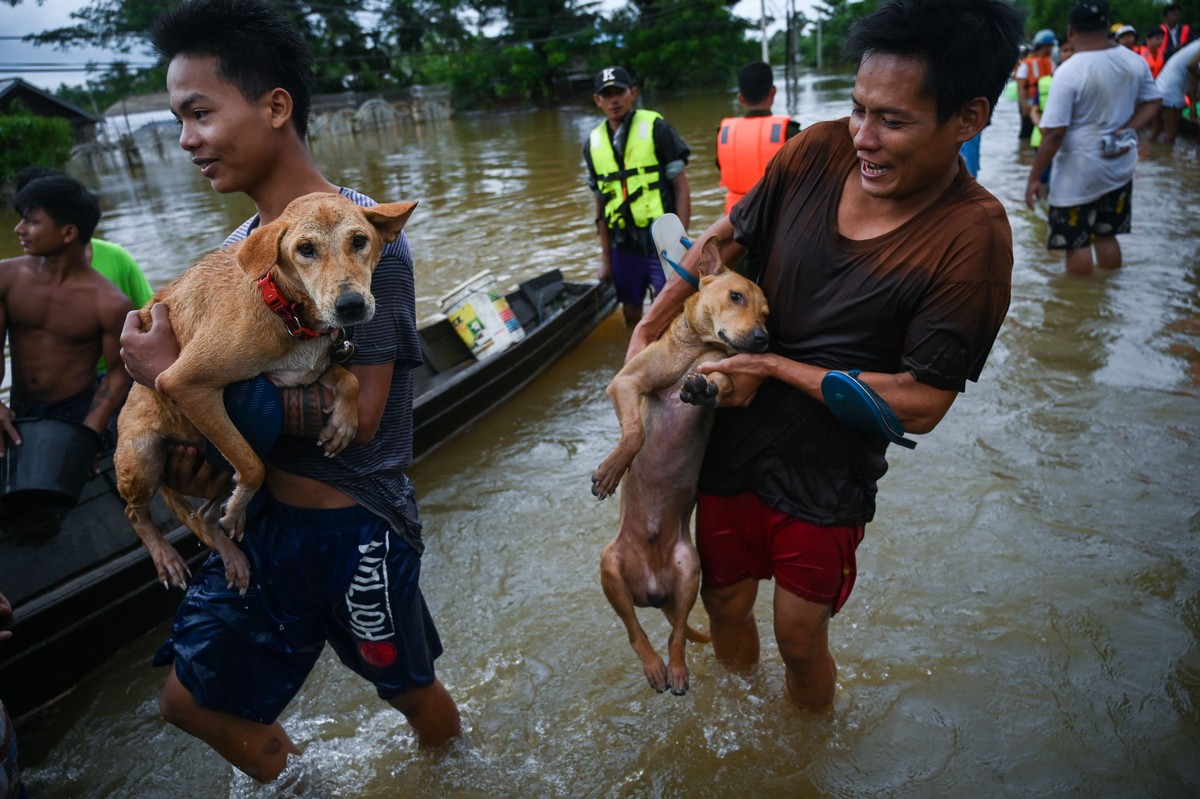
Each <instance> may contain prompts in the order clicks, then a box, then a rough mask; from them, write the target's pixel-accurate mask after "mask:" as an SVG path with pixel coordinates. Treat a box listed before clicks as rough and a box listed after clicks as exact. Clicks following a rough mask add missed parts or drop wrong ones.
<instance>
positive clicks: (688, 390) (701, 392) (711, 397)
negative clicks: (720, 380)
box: [679, 373, 720, 408]
mask: <svg viewBox="0 0 1200 799" xmlns="http://www.w3.org/2000/svg"><path fill="white" fill-rule="evenodd" d="M719 391H720V389H719V388H718V387H717V384H716V383H713V382H709V380H708V378H706V377H705V376H704V375H699V374H695V373H692V374H690V375H688V376H686V377H685V378H683V385H682V386H680V388H679V401H680V402H685V403H687V404H688V405H703V406H704V407H706V408H715V407H717V394H718V393H719Z"/></svg>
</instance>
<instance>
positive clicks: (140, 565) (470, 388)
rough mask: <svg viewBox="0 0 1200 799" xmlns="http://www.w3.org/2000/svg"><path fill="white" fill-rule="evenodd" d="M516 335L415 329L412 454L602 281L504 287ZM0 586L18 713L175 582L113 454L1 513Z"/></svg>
mask: <svg viewBox="0 0 1200 799" xmlns="http://www.w3.org/2000/svg"><path fill="white" fill-rule="evenodd" d="M506 299H507V300H508V303H509V306H510V307H511V309H512V311H513V312H514V313H515V315H516V318H517V320H518V321H519V322H520V324H521V327H522V329H523V330H524V331H525V335H524V338H522V339H521V340H520V341H517V342H515V343H513V344H511V345H510V346H509V347H508V348H507V349H505V350H504V351H502V352H499V353H498V354H496V355H493V356H492V357H489V358H487V359H484V360H480V359H477V358H476V357H474V356H473V355H472V353H471V350H470V349H469V348H468V346H467V345H466V344H465V343H464V342H463V340H462V338H460V337H459V335H458V333H457V331H456V330H455V328H454V327H453V325H452V324H451V323H450V322H449V321H448V320H445V319H443V320H440V321H438V322H435V323H433V324H431V325H428V326H426V327H424V328H422V329H421V331H420V333H421V340H422V348H423V350H424V355H425V364H424V365H423V366H422V367H421V368H420V369H419V370H418V371H417V373H416V375H415V388H414V408H413V415H414V424H415V430H414V455H415V457H417V458H420V457H421V456H423V455H426V454H428V453H429V452H431V451H432V450H433V449H435V448H436V447H438V446H439V445H440V444H442V443H444V442H446V441H447V440H449V439H450V438H452V437H454V436H456V435H458V434H460V433H462V432H463V431H464V430H466V429H467V428H469V427H470V425H471V424H472V423H473V422H475V421H476V420H478V419H479V418H480V417H482V416H483V415H485V414H487V413H488V412H489V411H491V410H492V409H494V408H495V407H497V406H498V405H500V404H501V403H503V402H505V401H506V400H507V399H509V398H510V397H511V396H512V395H513V394H515V393H516V392H517V391H519V390H520V389H521V388H523V387H524V386H525V385H527V384H528V383H529V382H530V381H531V380H533V378H534V377H536V376H537V375H538V374H540V373H541V372H542V371H543V370H545V369H546V368H547V367H548V366H550V365H551V364H552V363H554V362H555V361H556V360H558V359H559V358H560V357H561V356H562V355H564V354H565V353H566V352H568V351H570V350H571V349H572V348H574V347H575V346H576V345H577V344H579V343H580V342H581V341H582V340H583V339H584V338H585V337H587V335H588V334H589V333H591V331H592V330H594V329H595V328H596V326H597V325H598V324H599V323H600V322H601V321H602V320H603V319H604V318H605V317H607V316H608V315H609V314H611V313H612V311H613V310H614V309H615V308H616V305H617V301H616V296H615V293H614V291H613V289H612V287H611V284H608V283H602V284H596V283H573V282H567V281H565V280H564V279H563V276H562V274H561V273H560V272H558V271H557V270H554V271H551V272H548V273H546V274H544V275H541V276H539V277H537V278H534V279H533V280H529V281H526V282H525V283H522V284H521V285H520V286H519V287H518V288H517V290H516V291H515V292H512V293H511V294H508V295H507V296H506ZM151 515H152V517H153V518H154V520H155V522H156V523H157V524H158V526H159V528H160V529H162V530H163V531H164V533H165V534H166V536H167V538H168V540H169V541H171V543H172V544H173V545H174V546H175V547H176V549H178V550H179V552H180V554H182V555H183V556H184V557H185V558H187V559H188V561H189V563H190V564H191V566H192V568H193V570H195V568H196V567H197V566H198V565H199V564H200V563H201V562H202V561H203V559H204V558H205V557H207V550H205V549H204V547H203V546H202V545H201V544H200V543H199V542H198V541H197V540H196V539H195V538H194V537H193V536H192V535H191V533H189V532H188V531H187V530H186V529H184V528H183V527H180V526H178V525H177V523H176V522H175V520H174V519H173V518H172V517H171V516H170V514H169V513H168V511H167V510H166V507H165V505H164V504H163V503H162V500H161V498H156V499H155V501H154V503H153V504H152V505H151ZM0 591H2V592H3V593H4V594H5V595H6V596H7V597H8V599H9V601H10V602H11V603H12V605H13V608H14V612H15V621H14V624H13V626H12V628H11V629H12V630H13V637H12V638H11V639H9V640H8V641H6V642H4V643H3V644H0V699H3V701H4V704H5V705H6V706H7V707H8V709H9V712H10V714H11V715H12V716H13V717H14V718H18V719H19V718H21V717H23V716H27V715H28V714H30V713H32V712H33V711H36V710H37V709H38V708H40V707H42V706H44V705H46V704H47V703H49V702H51V701H53V700H54V699H55V698H57V697H58V696H60V695H61V694H63V693H64V692H66V691H69V690H70V689H71V688H72V687H73V686H74V685H75V684H76V683H77V682H78V681H79V680H80V679H82V678H83V677H85V676H86V675H87V674H88V673H90V672H91V671H93V670H94V669H95V668H97V667H98V666H99V665H100V664H101V663H103V662H104V661H105V660H106V659H108V658H109V657H110V656H112V655H113V654H114V653H115V652H117V650H119V649H121V648H122V647H124V646H125V645H126V644H128V643H130V642H131V641H133V640H134V639H136V638H137V637H139V636H141V635H144V634H145V633H147V632H148V631H150V630H151V629H153V628H154V627H155V626H157V625H158V624H161V623H162V622H163V621H165V620H166V619H168V618H170V616H171V615H172V614H173V613H174V611H175V608H176V606H177V605H178V603H179V600H180V598H181V594H180V592H179V591H177V590H170V591H167V590H164V589H163V586H162V584H161V583H158V582H156V576H155V571H154V566H153V564H152V563H151V561H150V557H149V555H147V554H146V551H145V549H144V548H143V547H142V546H141V544H140V543H139V542H138V540H137V537H136V536H135V535H134V532H133V529H132V528H131V527H130V525H129V522H128V521H127V520H126V519H125V515H124V502H123V501H122V500H121V498H120V496H118V494H117V491H116V485H115V482H114V478H113V471H112V461H111V458H109V459H108V460H107V462H105V463H104V464H103V468H102V470H101V473H100V474H99V475H97V476H95V477H93V478H92V479H91V480H89V481H88V483H87V484H86V485H85V486H84V490H83V494H82V496H81V498H80V501H79V503H78V504H77V505H76V506H75V507H74V508H73V509H72V510H70V511H69V512H68V513H66V515H64V516H61V517H54V516H45V515H38V516H30V515H4V514H3V513H0Z"/></svg>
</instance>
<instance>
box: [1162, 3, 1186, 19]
mask: <svg viewBox="0 0 1200 799" xmlns="http://www.w3.org/2000/svg"><path fill="white" fill-rule="evenodd" d="M1170 11H1178V12H1179V13H1181V14H1182V13H1183V6H1181V5H1179V3H1167V4H1166V5H1165V6H1163V16H1164V17H1165V16H1166V15H1167V13H1168V12H1170Z"/></svg>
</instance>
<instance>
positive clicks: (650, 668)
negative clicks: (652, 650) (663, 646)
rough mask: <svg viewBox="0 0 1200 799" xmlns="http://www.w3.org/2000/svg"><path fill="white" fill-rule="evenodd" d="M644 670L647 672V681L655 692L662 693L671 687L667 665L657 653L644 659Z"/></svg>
mask: <svg viewBox="0 0 1200 799" xmlns="http://www.w3.org/2000/svg"><path fill="white" fill-rule="evenodd" d="M642 671H643V672H644V673H645V674H646V681H647V682H648V683H650V687H651V688H653V689H654V690H655V692H657V693H660V694H661V693H662V692H663V691H665V690H667V689H668V688H670V687H671V683H670V680H668V679H667V665H666V664H665V663H663V661H662V658H660V657H658V656H657V655H655V656H654V657H652V658H650V659H648V660H644V661H642Z"/></svg>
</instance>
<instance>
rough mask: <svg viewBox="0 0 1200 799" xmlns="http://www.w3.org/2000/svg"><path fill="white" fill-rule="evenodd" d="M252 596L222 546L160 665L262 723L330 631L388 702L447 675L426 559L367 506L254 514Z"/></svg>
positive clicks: (184, 607) (245, 544)
mask: <svg viewBox="0 0 1200 799" xmlns="http://www.w3.org/2000/svg"><path fill="white" fill-rule="evenodd" d="M241 547H242V551H244V552H245V553H246V557H247V558H248V559H249V561H250V569H251V578H250V588H249V590H248V591H247V592H246V595H245V596H244V597H242V596H239V595H238V593H237V590H236V589H232V588H227V587H226V579H225V566H224V563H223V562H222V560H221V558H220V556H219V555H217V554H216V553H214V554H213V555H211V556H210V557H209V559H208V560H207V561H205V563H204V565H203V566H202V567H201V568H200V571H199V573H198V574H197V575H196V577H195V578H194V579H193V580H192V584H191V586H190V587H189V588H188V591H187V594H186V595H185V596H184V599H183V602H182V603H181V604H180V606H179V610H178V611H177V612H176V614H175V623H174V626H173V628H172V635H171V638H170V639H168V640H167V642H166V643H165V644H163V646H162V648H161V649H160V650H159V652H158V654H157V655H156V656H155V659H154V663H155V665H166V664H167V663H170V662H171V660H172V656H173V658H174V662H175V674H176V675H177V676H178V677H179V681H180V682H181V683H182V684H183V686H184V687H185V688H187V689H188V691H190V692H191V694H192V696H193V697H194V698H195V699H196V701H197V702H198V703H199V704H200V705H201V706H202V707H206V708H210V709H213V710H221V711H225V712H227V713H233V714H235V715H238V716H242V717H243V718H247V719H251V720H253V721H257V722H260V723H262V724H270V723H272V722H274V721H275V719H277V718H278V717H279V714H280V713H282V712H283V709H284V708H285V707H286V706H287V704H288V702H290V701H291V700H292V697H294V696H295V695H296V693H297V692H298V691H299V690H300V687H301V686H302V685H303V684H304V680H305V678H306V677H307V676H308V674H309V672H310V671H312V668H313V666H314V665H315V664H316V662H317V658H318V657H319V656H320V654H321V650H322V648H323V647H324V645H325V642H326V641H328V642H329V643H330V645H331V646H333V649H334V651H335V652H337V655H338V657H339V658H340V659H341V661H342V663H344V664H346V665H347V666H348V667H350V668H351V669H353V670H354V671H355V672H357V673H358V674H360V675H362V676H363V677H364V678H366V679H367V680H369V681H370V682H371V683H373V684H374V685H375V690H376V692H377V693H378V694H379V696H380V697H381V698H383V699H385V700H387V699H391V698H393V697H395V696H399V695H400V694H403V693H405V692H406V691H407V690H408V689H409V688H420V687H424V686H427V685H430V684H432V683H433V681H434V679H435V674H434V669H433V661H434V660H435V659H436V658H437V657H438V656H439V655H441V653H442V642H441V639H440V638H439V637H438V633H437V628H436V627H435V626H434V624H433V618H432V617H431V616H430V615H429V609H428V608H427V607H426V605H425V598H424V596H422V594H421V588H420V585H419V581H420V576H421V558H420V555H418V554H417V553H416V551H415V550H413V548H412V547H410V546H409V545H408V544H407V543H405V542H404V539H403V538H401V537H400V536H399V535H397V534H395V533H393V532H391V531H390V530H389V528H388V524H387V522H385V521H384V520H382V519H380V518H379V517H378V516H376V515H374V514H373V513H371V512H370V511H368V510H367V509H365V508H363V507H361V506H353V507H350V508H338V509H333V510H313V509H309V508H295V507H291V506H288V505H284V504H282V503H279V502H276V501H275V500H273V499H268V502H267V507H266V509H265V510H264V511H263V512H262V513H260V514H258V515H257V516H255V517H254V518H253V519H251V520H250V521H249V522H247V525H246V535H245V538H244V539H243V540H242V542H241Z"/></svg>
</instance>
